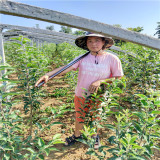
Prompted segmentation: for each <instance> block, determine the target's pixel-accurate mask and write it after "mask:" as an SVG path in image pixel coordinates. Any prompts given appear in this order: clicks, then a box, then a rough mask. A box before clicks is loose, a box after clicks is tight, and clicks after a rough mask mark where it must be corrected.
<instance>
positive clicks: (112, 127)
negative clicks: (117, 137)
mask: <svg viewBox="0 0 160 160" xmlns="http://www.w3.org/2000/svg"><path fill="white" fill-rule="evenodd" d="M104 126H105V127H107V128H108V129H111V130H114V131H115V129H116V127H115V126H114V125H112V124H104Z"/></svg>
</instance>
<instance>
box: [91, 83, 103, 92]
mask: <svg viewBox="0 0 160 160" xmlns="http://www.w3.org/2000/svg"><path fill="white" fill-rule="evenodd" d="M100 85H101V81H96V82H93V83H92V84H91V85H90V86H89V89H88V91H89V92H90V93H94V92H97V91H98V88H99V87H100Z"/></svg>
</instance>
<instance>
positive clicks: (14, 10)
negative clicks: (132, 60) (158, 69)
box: [0, 0, 160, 50]
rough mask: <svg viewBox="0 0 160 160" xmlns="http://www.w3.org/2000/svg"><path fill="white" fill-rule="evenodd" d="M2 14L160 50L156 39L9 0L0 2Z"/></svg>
mask: <svg viewBox="0 0 160 160" xmlns="http://www.w3.org/2000/svg"><path fill="white" fill-rule="evenodd" d="M0 13H3V14H7V15H13V16H19V17H25V18H31V19H36V20H41V21H46V22H51V23H56V24H60V25H66V26H70V27H74V28H78V29H82V30H87V31H91V32H95V33H102V34H104V35H105V36H112V37H113V38H116V39H121V40H124V41H129V42H133V43H136V44H140V45H143V46H147V47H150V48H153V49H157V50H160V40H158V39H156V38H153V37H150V36H146V35H143V34H140V33H137V32H133V31H128V30H125V29H122V28H118V27H114V26H112V25H108V24H104V23H101V22H97V21H94V20H90V19H86V18H82V17H78V16H74V15H71V14H66V13H62V12H57V11H53V10H49V9H45V8H40V7H35V6H30V5H27V4H23V3H17V2H13V1H8V0H1V1H0Z"/></svg>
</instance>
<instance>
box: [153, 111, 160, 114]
mask: <svg viewBox="0 0 160 160" xmlns="http://www.w3.org/2000/svg"><path fill="white" fill-rule="evenodd" d="M151 113H152V114H160V111H152V112H151Z"/></svg>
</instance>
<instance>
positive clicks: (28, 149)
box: [26, 148, 35, 153]
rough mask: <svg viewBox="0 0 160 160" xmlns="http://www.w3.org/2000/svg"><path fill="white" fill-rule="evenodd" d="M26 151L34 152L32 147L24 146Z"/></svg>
mask: <svg viewBox="0 0 160 160" xmlns="http://www.w3.org/2000/svg"><path fill="white" fill-rule="evenodd" d="M26 150H27V151H30V152H31V153H35V151H34V150H33V149H32V148H26Z"/></svg>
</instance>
